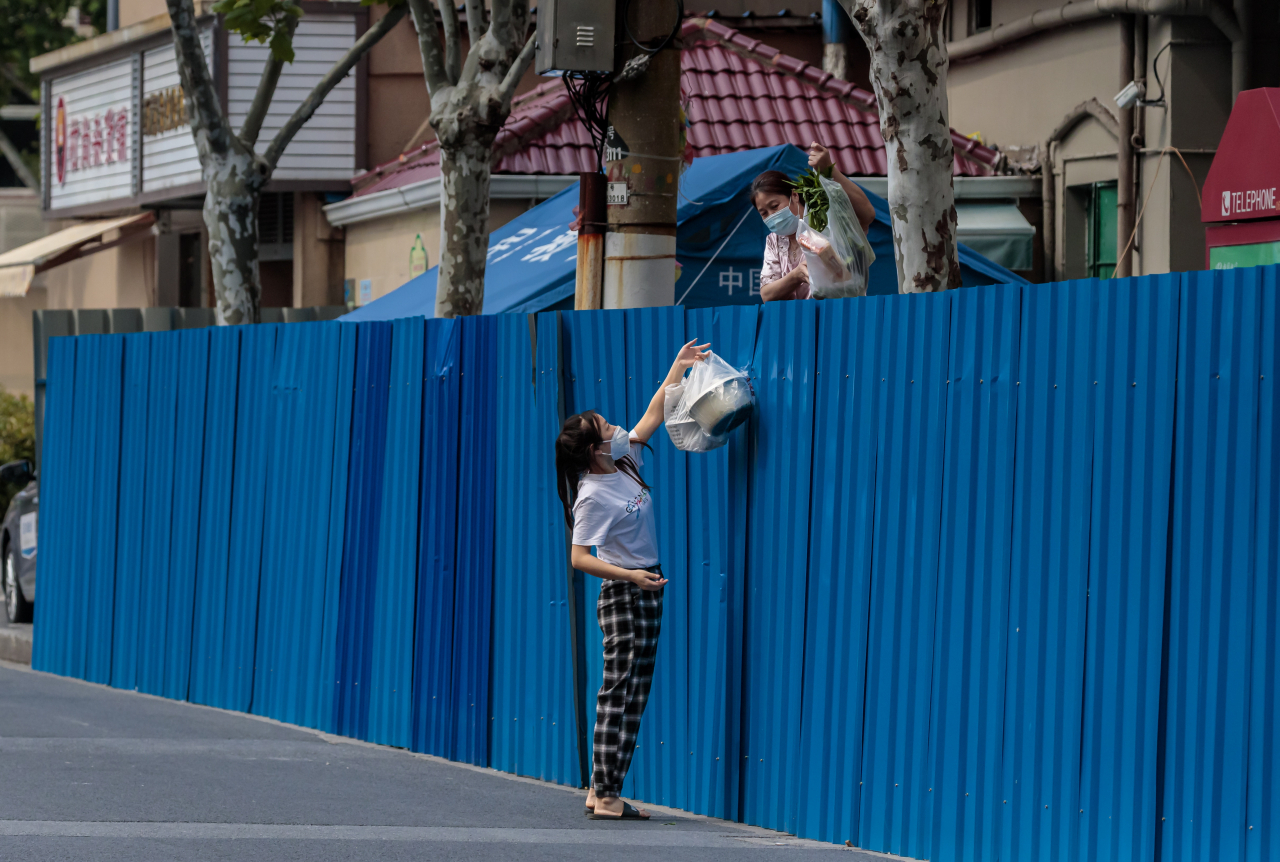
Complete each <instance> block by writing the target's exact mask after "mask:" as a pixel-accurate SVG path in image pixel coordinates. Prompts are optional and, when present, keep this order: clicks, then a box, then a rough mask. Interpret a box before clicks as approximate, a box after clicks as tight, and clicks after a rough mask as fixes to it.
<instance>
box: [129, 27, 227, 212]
mask: <svg viewBox="0 0 1280 862" xmlns="http://www.w3.org/2000/svg"><path fill="white" fill-rule="evenodd" d="M200 42H201V44H202V45H203V46H204V56H205V60H206V62H208V63H210V64H212V63H213V62H214V59H215V57H216V55H215V54H214V51H213V31H212V30H211V29H205V30H204V31H203V32H201V33H200ZM180 86H182V82H181V81H180V80H179V78H178V61H177V52H176V51H175V50H174V48H173V46H172V45H164V46H162V47H160V48H153V49H151V50H150V51H145V52H143V54H142V95H143V98H144V99H145V98H146V97H147V96H150V95H152V94H155V93H159V92H162V91H164V90H168V89H170V88H172V87H180ZM200 180H201V173H200V153H199V152H198V151H197V150H196V142H195V137H194V136H193V135H192V134H191V128H190V127H189V126H187V125H182V126H179V127H178V128H176V129H170V130H168V131H166V132H161V133H160V134H158V135H147V134H143V136H142V190H143V191H144V192H153V191H157V190H159V189H167V188H173V187H174V186H181V185H186V184H188V183H198V182H200Z"/></svg>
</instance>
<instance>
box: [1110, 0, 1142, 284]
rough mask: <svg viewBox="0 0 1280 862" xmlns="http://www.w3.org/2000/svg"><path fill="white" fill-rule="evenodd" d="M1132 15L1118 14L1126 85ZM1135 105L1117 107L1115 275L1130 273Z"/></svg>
mask: <svg viewBox="0 0 1280 862" xmlns="http://www.w3.org/2000/svg"><path fill="white" fill-rule="evenodd" d="M1133 19H1134V16H1133V15H1121V16H1120V86H1121V88H1123V87H1127V86H1128V85H1129V82H1130V81H1132V80H1134V79H1135V78H1136V77H1137V76H1136V75H1134V45H1133V43H1134V26H1133V25H1134V20H1133ZM1136 110H1137V109H1136V108H1135V107H1134V106H1132V105H1130V106H1129V107H1127V108H1121V109H1120V115H1119V117H1117V119H1118V120H1119V126H1120V134H1119V136H1118V137H1119V140H1118V142H1117V144H1118V146H1117V147H1116V254H1118V255H1119V257H1118V258H1116V268H1115V277H1116V278H1127V277H1128V276H1130V275H1133V248H1132V247H1131V246H1130V244H1129V237H1131V236H1133V230H1134V211H1133V199H1134V194H1133V192H1134V188H1133V115H1134V113H1135V112H1136Z"/></svg>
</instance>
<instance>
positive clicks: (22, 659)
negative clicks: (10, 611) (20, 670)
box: [0, 611, 32, 733]
mask: <svg viewBox="0 0 1280 862" xmlns="http://www.w3.org/2000/svg"><path fill="white" fill-rule="evenodd" d="M31 631H32V629H31V623H11V622H9V620H8V619H7V618H6V617H5V615H4V612H3V611H0V661H10V662H14V663H15V664H31ZM2 732H3V731H2V730H0V733H2Z"/></svg>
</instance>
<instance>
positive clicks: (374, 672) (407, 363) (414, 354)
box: [368, 318, 425, 748]
mask: <svg viewBox="0 0 1280 862" xmlns="http://www.w3.org/2000/svg"><path fill="white" fill-rule="evenodd" d="M424 322H425V321H423V320H422V318H409V319H406V320H396V321H393V322H392V324H391V326H392V331H391V377H390V380H389V384H390V393H389V396H388V401H387V443H386V456H385V461H384V462H383V479H382V517H381V519H380V523H379V525H378V526H379V531H378V575H377V586H376V587H375V591H374V605H373V641H372V655H371V656H370V661H371V664H370V676H369V736H368V739H369V741H370V742H379V743H382V744H383V745H395V746H397V747H399V748H408V747H409V746H410V744H411V743H412V741H413V728H412V718H413V615H414V598H415V592H414V589H415V586H416V584H417V578H418V566H417V558H418V526H419V522H418V483H419V482H420V481H421V475H420V467H419V464H420V457H421V452H422V388H423V378H424V376H425V375H424V373H423V365H422V355H423V335H424Z"/></svg>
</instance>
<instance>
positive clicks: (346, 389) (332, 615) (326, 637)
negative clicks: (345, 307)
mask: <svg viewBox="0 0 1280 862" xmlns="http://www.w3.org/2000/svg"><path fill="white" fill-rule="evenodd" d="M359 332H360V329H359V327H358V326H353V325H351V324H349V323H344V324H339V325H338V340H339V347H338V367H337V374H336V380H335V387H336V392H335V394H334V411H333V412H334V420H333V426H334V430H333V452H332V454H331V455H330V456H329V458H330V464H331V468H332V471H333V479H332V484H331V485H330V488H329V512H328V517H329V538H328V543H329V553H328V556H327V557H326V559H325V563H324V573H325V599H324V621H323V623H322V626H323V628H322V631H321V633H320V644H321V648H322V649H321V653H320V672H319V681H320V686H319V688H318V690H317V694H318V695H319V698H320V702H319V703H318V704H317V706H316V711H317V716H318V720H317V724H316V726H317V727H319V728H320V729H321V730H326V731H328V732H330V733H336V732H337V730H338V721H337V703H338V697H337V692H338V690H339V688H338V683H339V682H340V680H339V679H338V668H339V656H338V644H339V634H338V632H339V626H340V625H341V620H342V616H343V614H342V605H341V598H342V574H343V565H344V561H345V559H346V547H347V535H346V524H347V493H348V487H349V483H350V457H351V441H352V440H353V439H354V436H353V434H352V418H353V414H354V408H355V388H356V350H357V343H358V341H359Z"/></svg>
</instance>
